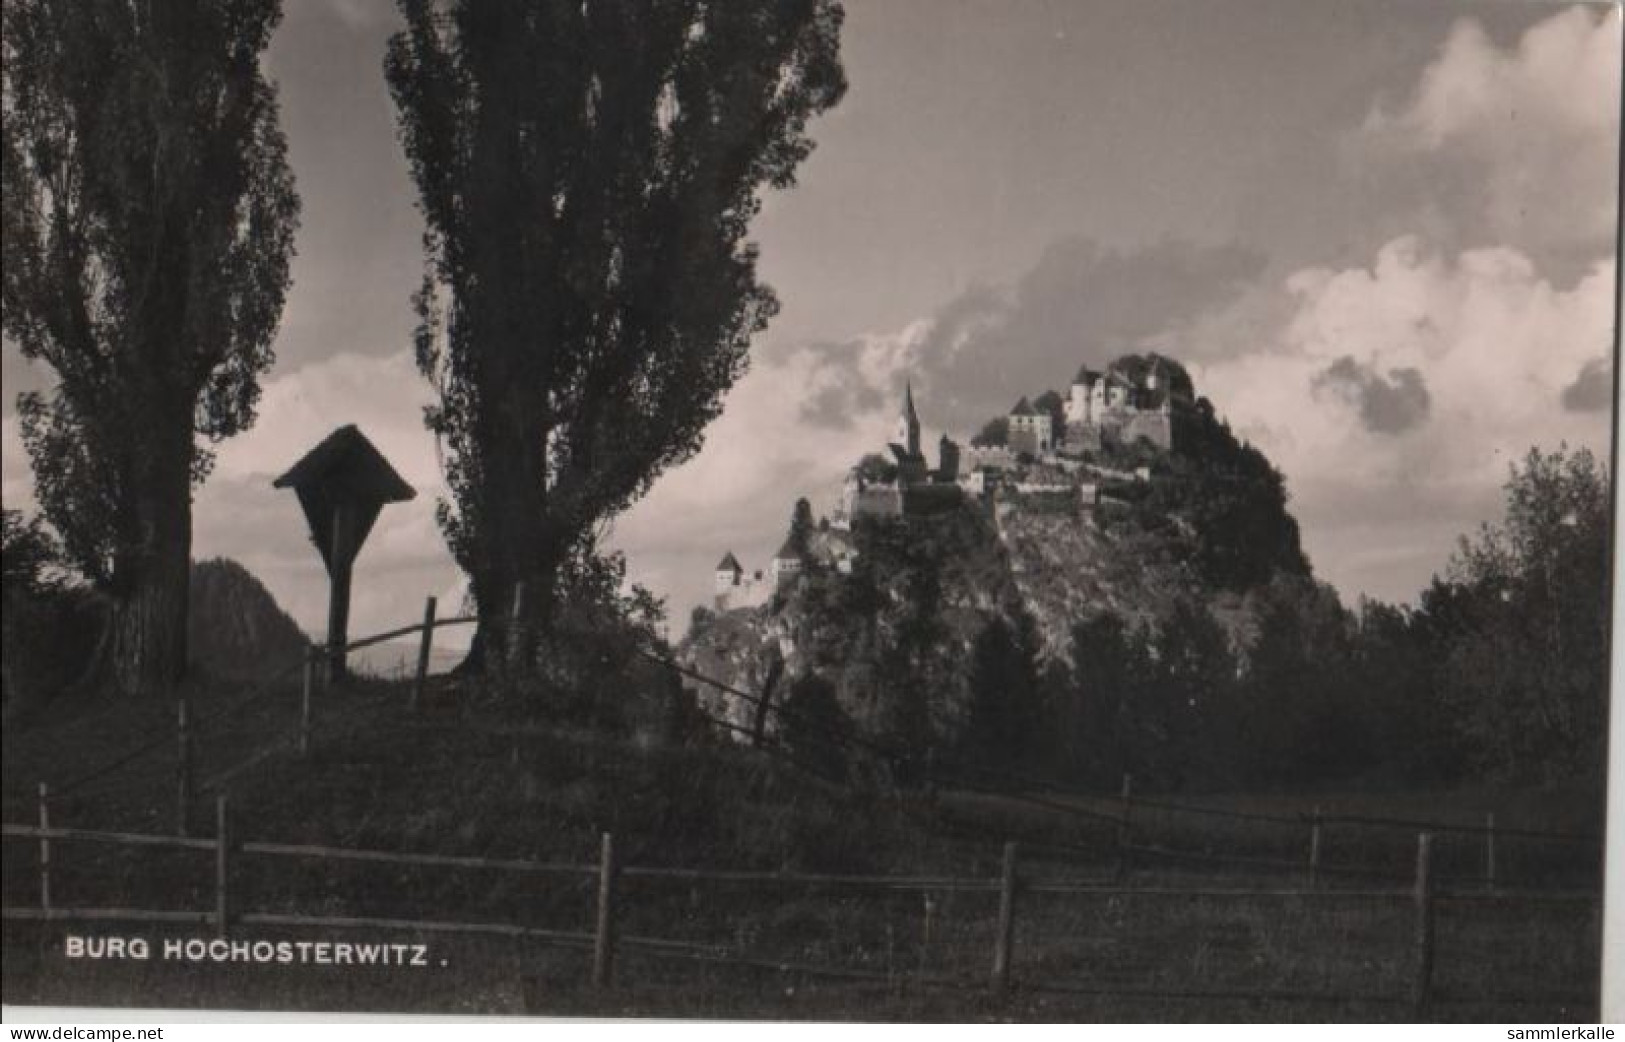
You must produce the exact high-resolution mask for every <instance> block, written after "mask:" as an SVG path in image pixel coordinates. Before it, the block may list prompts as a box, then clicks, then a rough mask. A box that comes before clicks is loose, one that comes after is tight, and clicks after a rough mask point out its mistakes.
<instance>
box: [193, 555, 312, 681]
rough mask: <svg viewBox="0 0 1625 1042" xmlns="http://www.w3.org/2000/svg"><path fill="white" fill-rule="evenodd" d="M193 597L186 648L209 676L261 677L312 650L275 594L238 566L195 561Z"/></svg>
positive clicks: (220, 561)
mask: <svg viewBox="0 0 1625 1042" xmlns="http://www.w3.org/2000/svg"><path fill="white" fill-rule="evenodd" d="M190 596H191V612H190V614H189V616H188V618H187V626H186V630H187V646H188V648H189V650H190V654H191V658H192V662H193V664H194V665H196V666H197V667H198V668H200V669H201V670H202V671H203V672H204V673H206V674H208V675H210V676H216V677H250V676H256V675H258V674H260V673H262V672H264V671H266V670H268V669H275V668H277V667H280V666H281V665H283V664H284V663H287V662H289V661H293V660H296V659H297V658H298V657H299V656H300V655H301V654H303V653H304V650H305V648H306V647H308V646H309V641H308V640H307V639H306V638H305V635H304V634H303V633H302V632H300V629H299V626H298V625H297V624H296V623H295V622H294V621H293V619H292V618H290V617H289V616H288V613H287V612H285V611H283V610H282V608H281V607H280V606H279V605H278V604H277V602H276V599H275V598H273V597H272V596H271V592H270V591H269V590H267V589H266V588H265V586H264V584H262V583H261V582H260V581H259V580H258V579H256V578H255V577H254V576H253V574H252V573H250V572H249V571H248V569H246V568H244V567H243V566H242V565H240V564H238V563H237V562H236V561H230V560H226V559H225V558H214V559H212V560H208V561H197V562H194V563H193V565H192V585H191V595H190Z"/></svg>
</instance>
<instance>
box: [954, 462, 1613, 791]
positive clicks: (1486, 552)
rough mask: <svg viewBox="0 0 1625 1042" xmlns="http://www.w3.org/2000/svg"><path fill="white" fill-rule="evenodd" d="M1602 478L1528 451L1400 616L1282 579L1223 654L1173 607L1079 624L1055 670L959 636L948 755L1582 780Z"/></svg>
mask: <svg viewBox="0 0 1625 1042" xmlns="http://www.w3.org/2000/svg"><path fill="white" fill-rule="evenodd" d="M1608 520H1609V485H1608V475H1607V473H1606V471H1605V469H1604V468H1603V466H1602V465H1601V464H1600V463H1599V462H1598V461H1597V460H1596V458H1595V457H1594V456H1593V455H1592V454H1591V453H1590V452H1588V451H1586V450H1583V449H1582V450H1579V451H1574V452H1570V451H1568V450H1567V449H1559V450H1557V451H1555V452H1551V453H1543V452H1541V451H1539V450H1531V451H1530V452H1529V454H1528V456H1527V457H1526V458H1525V459H1524V460H1523V461H1522V463H1521V464H1519V465H1517V466H1515V467H1514V468H1513V470H1512V475H1511V478H1510V480H1509V481H1508V483H1507V485H1506V511H1505V516H1504V518H1503V519H1502V520H1501V521H1499V522H1498V523H1496V524H1490V525H1485V526H1483V527H1482V528H1481V530H1480V531H1479V532H1477V533H1476V534H1474V535H1472V536H1464V537H1462V538H1461V540H1460V541H1459V544H1458V547H1457V549H1456V551H1455V553H1454V554H1453V555H1452V556H1451V558H1450V560H1449V562H1448V564H1447V566H1446V567H1445V569H1444V571H1443V572H1442V573H1441V574H1440V575H1437V576H1435V577H1434V579H1433V581H1432V582H1431V584H1430V585H1429V586H1428V587H1427V588H1426V589H1425V590H1423V591H1422V593H1421V597H1420V599H1419V602H1418V603H1417V604H1416V605H1414V606H1408V605H1390V604H1384V603H1381V602H1378V601H1372V600H1362V601H1361V602H1360V603H1359V605H1358V606H1357V607H1355V608H1354V609H1353V610H1350V609H1348V608H1345V607H1344V606H1343V605H1342V604H1340V603H1339V601H1338V599H1337V597H1336V595H1335V594H1334V593H1333V591H1332V590H1331V589H1330V588H1329V587H1327V586H1324V585H1321V584H1317V583H1315V582H1313V581H1311V580H1308V579H1306V578H1304V577H1302V576H1297V575H1291V574H1287V573H1281V574H1278V575H1277V576H1276V577H1275V578H1274V579H1273V580H1272V581H1270V582H1268V583H1267V584H1265V585H1263V586H1260V587H1257V588H1255V589H1254V590H1252V591H1250V592H1249V593H1248V595H1247V597H1246V607H1247V609H1248V612H1249V615H1250V619H1251V627H1252V630H1253V632H1252V639H1251V641H1250V642H1244V643H1242V645H1241V646H1238V642H1237V641H1236V640H1234V639H1233V638H1232V637H1231V636H1229V635H1228V634H1227V633H1226V631H1225V630H1224V629H1223V628H1222V627H1221V626H1220V625H1219V623H1218V621H1217V620H1216V619H1215V618H1214V615H1213V614H1212V613H1211V612H1210V611H1209V610H1208V608H1207V607H1206V605H1205V602H1203V601H1202V600H1200V599H1199V598H1198V597H1197V596H1195V595H1193V596H1192V597H1191V598H1190V599H1189V600H1187V601H1184V602H1182V603H1181V604H1179V605H1178V607H1177V608H1176V610H1175V611H1173V612H1172V613H1171V615H1170V616H1169V617H1167V618H1166V619H1165V620H1164V621H1163V622H1162V623H1161V624H1160V625H1159V626H1157V627H1155V628H1152V627H1145V626H1140V627H1136V626H1131V625H1129V624H1127V623H1125V622H1124V621H1123V620H1122V619H1121V618H1119V617H1118V616H1116V615H1112V614H1102V615H1097V616H1095V617H1092V618H1087V619H1083V620H1080V621H1078V622H1077V623H1076V624H1075V625H1074V626H1073V629H1072V635H1071V651H1072V667H1071V668H1066V667H1064V666H1060V665H1055V666H1052V667H1051V668H1049V669H1047V670H1044V671H1040V670H1039V669H1038V667H1037V665H1036V657H1035V646H1034V642H1033V638H1032V636H1031V633H1030V632H1028V631H1027V629H1026V628H1025V627H1024V626H1023V625H1021V624H1020V623H1018V624H1016V625H1012V624H1011V623H1009V622H1008V621H1006V620H1003V619H995V620H994V621H993V622H991V623H990V624H989V626H988V628H987V629H986V630H985V631H984V632H983V634H982V635H981V637H980V638H979V639H978V640H977V642H976V644H975V647H974V649H973V657H972V666H971V681H970V682H971V688H972V700H973V701H972V706H973V708H972V713H971V718H970V720H969V721H968V724H967V727H966V729H965V736H964V738H963V740H962V750H963V752H964V753H965V754H967V755H970V756H974V757H975V758H976V759H978V760H980V761H982V762H984V763H986V764H988V765H990V766H1015V765H1028V766H1030V765H1032V764H1034V763H1040V762H1041V763H1044V764H1046V765H1047V767H1048V768H1049V773H1050V774H1051V775H1052V776H1055V777H1058V778H1062V779H1064V780H1066V781H1069V782H1073V783H1078V784H1083V785H1088V786H1094V787H1107V786H1112V785H1115V784H1116V782H1117V780H1118V779H1119V778H1120V777H1121V775H1122V774H1123V773H1125V772H1126V773H1132V774H1133V775H1134V777H1135V779H1136V783H1137V784H1140V785H1143V786H1145V787H1147V788H1151V789H1157V790H1163V791H1179V790H1197V789H1213V788H1219V787H1231V786H1262V787H1291V786H1302V785H1308V784H1315V783H1321V782H1332V781H1347V780H1365V781H1368V782H1373V783H1450V782H1456V781H1463V780H1469V779H1482V778H1496V779H1505V780H1518V781H1529V782H1546V781H1553V780H1557V779H1560V778H1565V777H1589V776H1595V775H1597V774H1598V773H1599V771H1600V768H1601V762H1602V756H1603V735H1604V732H1605V726H1604V725H1605V712H1606V709H1605V705H1606V691H1607V678H1606V670H1607V628H1608V596H1607V594H1608V590H1607V560H1608V542H1607V539H1608V535H1607V533H1608V527H1607V526H1608Z"/></svg>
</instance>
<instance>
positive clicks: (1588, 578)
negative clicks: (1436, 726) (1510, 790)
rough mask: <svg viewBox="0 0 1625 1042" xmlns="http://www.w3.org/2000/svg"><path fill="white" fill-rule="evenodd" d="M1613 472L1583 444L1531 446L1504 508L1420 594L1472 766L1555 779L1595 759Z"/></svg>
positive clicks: (1603, 690)
mask: <svg viewBox="0 0 1625 1042" xmlns="http://www.w3.org/2000/svg"><path fill="white" fill-rule="evenodd" d="M1610 516H1611V515H1610V507H1609V477H1608V474H1607V471H1606V470H1605V469H1604V467H1603V465H1602V464H1601V463H1600V462H1599V461H1598V460H1597V458H1596V457H1595V456H1594V455H1593V454H1592V453H1591V452H1590V451H1589V450H1586V449H1579V450H1576V451H1570V450H1569V449H1568V448H1567V447H1566V446H1563V447H1560V448H1558V449H1557V450H1555V451H1552V452H1542V451H1540V450H1539V449H1531V450H1530V451H1529V453H1528V454H1527V455H1526V456H1525V457H1524V459H1523V461H1522V464H1521V465H1514V466H1513V467H1512V468H1511V471H1510V476H1509V478H1508V481H1507V483H1506V512H1505V516H1504V518H1503V519H1502V520H1501V521H1500V522H1498V523H1495V524H1487V525H1485V526H1484V527H1483V528H1482V529H1481V530H1480V531H1479V533H1478V535H1477V537H1476V538H1468V537H1463V538H1462V539H1461V541H1460V544H1459V545H1458V547H1457V550H1456V553H1455V555H1454V556H1453V557H1452V559H1451V561H1450V565H1449V567H1448V568H1447V570H1446V573H1445V576H1444V578H1443V579H1441V580H1437V581H1436V582H1435V583H1434V585H1433V587H1432V588H1431V589H1430V590H1429V591H1428V595H1427V596H1426V597H1425V598H1424V600H1423V613H1424V614H1423V619H1422V623H1423V624H1425V625H1427V626H1428V627H1429V628H1430V630H1431V634H1430V635H1431V636H1432V639H1433V641H1434V642H1435V648H1436V659H1437V661H1438V663H1439V668H1438V671H1437V674H1436V683H1437V684H1438V686H1439V688H1440V693H1441V697H1442V698H1443V700H1444V701H1445V703H1446V705H1447V707H1448V709H1449V711H1450V714H1451V716H1452V718H1453V719H1454V720H1455V721H1456V723H1457V727H1458V729H1459V733H1460V738H1461V740H1462V742H1463V745H1464V746H1465V749H1466V751H1467V755H1468V757H1469V759H1470V761H1471V762H1472V764H1473V765H1474V766H1475V767H1476V768H1477V769H1479V770H1481V771H1486V772H1489V773H1494V774H1501V775H1509V776H1523V777H1535V778H1549V777H1555V776H1559V775H1562V774H1567V773H1574V772H1586V771H1589V770H1591V769H1593V768H1597V767H1599V766H1600V763H1601V755H1602V735H1603V732H1604V730H1605V728H1604V723H1605V720H1606V705H1607V692H1608V683H1607V669H1608V627H1609V610H1608V609H1609V605H1608V578H1607V575H1608V533H1609V524H1610Z"/></svg>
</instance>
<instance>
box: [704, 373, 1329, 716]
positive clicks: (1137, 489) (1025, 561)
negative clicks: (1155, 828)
mask: <svg viewBox="0 0 1625 1042" xmlns="http://www.w3.org/2000/svg"><path fill="white" fill-rule="evenodd" d="M1170 364H1171V365H1174V366H1177V363H1170V362H1168V361H1167V360H1164V362H1163V365H1164V367H1166V366H1168V365H1170ZM1142 368H1143V367H1142ZM1177 378H1178V379H1179V380H1181V381H1183V382H1184V385H1185V386H1186V387H1188V386H1189V378H1188V376H1185V374H1184V372H1183V369H1182V368H1181V369H1178V370H1177ZM1040 397H1051V398H1059V396H1058V395H1053V394H1051V395H1045V396H1040ZM1172 429H1173V432H1174V437H1173V444H1172V445H1171V446H1169V447H1168V448H1166V449H1164V448H1160V447H1157V446H1153V445H1151V444H1149V443H1148V442H1146V441H1144V440H1140V441H1138V442H1136V443H1134V444H1113V443H1107V444H1104V445H1100V446H1098V447H1096V448H1094V449H1093V450H1091V451H1087V452H1079V453H1074V454H1068V453H1065V452H1064V451H1063V452H1059V453H1052V454H1049V455H1047V456H1045V457H1044V458H1033V457H1031V456H1028V455H1025V454H1024V455H1023V456H1022V458H1021V461H1020V462H1019V463H1017V464H1015V465H1013V466H1008V467H1007V468H1006V470H1005V471H1004V472H1003V473H997V474H995V473H992V472H989V473H984V474H976V475H973V476H971V477H970V478H967V477H966V476H965V475H964V474H963V473H962V474H961V477H960V482H959V483H960V485H961V486H962V487H963V488H964V489H965V492H964V495H963V498H962V501H961V502H960V504H959V506H958V507H957V508H955V509H951V510H946V511H931V512H922V513H920V514H918V515H916V516H909V515H908V514H907V513H906V512H905V515H904V516H901V517H882V516H855V517H852V518H850V520H849V521H848V520H847V519H845V518H839V517H838V518H837V520H836V523H835V524H834V525H833V526H832V525H831V523H830V521H829V520H827V519H826V520H824V521H821V522H816V521H815V522H814V530H813V531H812V532H810V533H806V534H803V535H802V536H800V537H799V539H800V556H801V567H800V568H799V570H798V571H797V572H796V573H795V574H794V575H791V576H787V577H786V578H783V579H781V580H780V581H779V582H778V586H777V589H776V591H775V592H774V593H773V595H772V597H771V598H769V599H768V600H767V601H766V603H763V604H760V605H756V606H748V607H742V608H736V609H733V610H719V611H705V610H702V611H698V612H696V613H695V617H694V619H693V622H692V625H691V629H690V632H689V633H688V635H687V637H686V638H685V639H684V641H683V642H682V644H681V646H680V649H679V654H680V656H681V657H682V658H683V659H684V660H685V661H686V663H687V664H688V665H689V666H691V667H692V668H693V669H695V670H696V671H697V672H700V673H703V674H706V675H708V676H712V677H715V678H717V679H719V680H721V681H723V682H725V683H727V684H729V685H731V686H735V687H738V688H741V689H743V690H746V691H749V692H752V693H760V694H765V695H766V696H767V697H768V698H769V699H771V700H775V701H782V700H783V699H784V698H786V697H788V692H789V690H790V689H791V687H792V686H793V684H794V682H795V681H796V680H797V679H798V678H801V677H806V676H818V677H821V678H823V679H824V680H826V681H829V682H830V683H831V684H832V685H833V687H834V689H835V692H836V697H837V699H838V701H839V703H840V706H841V708H842V709H843V710H844V711H845V712H846V714H847V715H848V716H849V717H850V718H851V719H852V721H853V722H854V723H855V724H856V725H857V726H858V727H859V728H861V729H862V730H864V731H866V732H868V733H872V734H894V735H895V734H898V733H900V732H908V731H911V730H912V731H918V732H922V733H923V734H924V735H925V736H926V738H925V740H927V741H937V742H948V743H952V742H954V741H956V738H955V736H956V735H962V734H963V733H964V731H965V729H966V728H967V727H969V726H970V722H971V720H972V717H973V716H975V714H976V709H975V707H974V706H973V702H974V700H975V698H976V697H977V696H976V692H975V688H976V685H977V683H978V681H977V679H976V676H977V673H978V670H981V671H982V673H984V674H985V673H986V672H987V669H988V667H987V665H986V663H985V662H978V660H977V655H978V650H977V648H978V641H979V640H982V639H983V638H984V637H985V636H986V635H987V634H988V633H989V632H990V631H993V630H997V631H999V632H1001V633H1006V634H1009V635H1011V639H1012V640H1014V641H1015V646H1017V647H1018V648H1019V649H1020V650H1021V653H1022V654H1025V655H1026V656H1028V658H1029V659H1030V662H1031V670H1032V671H1033V672H1034V673H1035V675H1036V674H1045V675H1048V676H1050V677H1059V676H1064V675H1068V674H1071V673H1073V672H1074V671H1076V670H1077V669H1078V668H1079V666H1078V663H1077V662H1076V658H1077V656H1076V654H1075V650H1076V649H1075V643H1076V640H1077V637H1076V632H1075V631H1076V629H1077V627H1079V625H1080V624H1083V623H1087V622H1089V621H1091V620H1099V619H1101V618H1103V617H1110V618H1112V619H1115V620H1117V621H1118V622H1120V623H1121V627H1122V630H1123V631H1124V632H1128V633H1133V634H1137V635H1138V638H1139V639H1142V640H1143V642H1144V644H1145V646H1146V647H1149V648H1150V649H1151V651H1150V655H1151V657H1152V658H1153V659H1154V658H1155V657H1156V654H1157V652H1156V647H1157V644H1158V641H1159V639H1160V635H1161V634H1162V632H1163V630H1164V629H1165V628H1166V627H1167V625H1168V624H1169V621H1170V620H1172V619H1174V618H1176V616H1177V617H1180V618H1188V617H1189V615H1190V614H1191V613H1192V610H1193V608H1194V611H1195V613H1196V614H1198V615H1203V616H1206V617H1207V618H1208V619H1209V620H1210V621H1211V623H1212V627H1213V628H1214V629H1216V630H1217V631H1219V632H1222V633H1223V634H1224V635H1225V638H1226V640H1227V641H1228V643H1229V644H1230V647H1231V651H1232V653H1233V654H1234V655H1235V656H1236V658H1237V659H1238V660H1241V659H1244V657H1245V655H1246V651H1247V645H1248V643H1249V641H1250V640H1251V634H1252V632H1253V628H1254V627H1253V622H1254V620H1253V619H1252V618H1251V611H1250V608H1249V607H1248V606H1249V604H1250V603H1251V602H1252V599H1251V598H1250V597H1249V596H1248V595H1249V593H1250V592H1251V591H1254V590H1257V589H1261V588H1263V587H1265V586H1267V585H1269V584H1271V583H1272V582H1274V583H1279V582H1282V581H1285V582H1289V583H1301V584H1303V585H1304V586H1306V587H1307V586H1309V585H1310V584H1311V583H1312V579H1311V578H1310V570H1309V566H1308V563H1307V561H1306V560H1305V558H1304V556H1303V553H1302V551H1301V548H1300V546H1299V543H1298V532H1297V525H1296V523H1295V522H1294V521H1293V519H1292V517H1291V515H1290V514H1289V513H1288V512H1287V510H1286V493H1285V489H1284V486H1283V483H1282V480H1281V477H1280V475H1279V473H1278V472H1276V471H1275V469H1274V468H1273V467H1272V466H1271V465H1270V464H1269V462H1268V460H1267V459H1265V458H1264V457H1263V455H1262V454H1261V453H1259V452H1258V451H1257V450H1256V449H1254V448H1252V447H1250V446H1248V445H1245V444H1242V443H1240V442H1239V441H1238V440H1237V439H1236V438H1235V437H1234V436H1233V435H1232V434H1231V432H1230V431H1229V429H1228V427H1227V426H1226V425H1225V424H1224V423H1223V422H1222V421H1221V420H1220V419H1218V418H1217V416H1216V415H1215V412H1214V410H1213V408H1212V406H1211V405H1210V403H1208V402H1207V401H1206V400H1205V399H1199V398H1196V397H1195V396H1194V395H1191V396H1190V397H1189V398H1188V400H1186V401H1182V402H1180V403H1179V404H1178V407H1177V408H1176V409H1175V410H1174V412H1173V415H1172ZM939 480H940V479H939ZM950 488H951V486H950ZM797 538H798V537H797V535H796V533H794V532H792V536H791V541H792V542H795V541H796V540H797ZM720 603H721V606H723V607H726V604H727V602H726V601H723V602H720ZM1181 613H1183V614H1181ZM988 654H991V652H988ZM983 683H984V686H985V684H986V681H983ZM1051 686H1057V685H1054V684H1052V685H1051ZM1059 686H1064V685H1059ZM695 690H696V693H697V694H698V695H699V696H700V698H701V699H702V701H703V702H704V703H706V704H707V705H708V707H709V708H710V710H711V711H712V712H713V713H716V714H720V715H725V716H728V717H730V718H731V719H732V720H733V722H734V723H735V724H736V725H738V726H741V727H745V728H752V727H756V726H762V727H764V728H766V729H768V730H771V729H772V728H773V727H774V726H775V722H776V721H775V718H774V717H773V716H768V717H766V718H762V719H760V720H759V719H758V714H757V712H756V711H755V710H754V709H753V708H752V707H751V706H750V705H749V704H748V703H746V702H744V701H743V700H740V699H737V698H733V697H730V696H728V695H726V694H725V693H723V692H721V691H719V690H717V689H715V688H710V689H707V688H706V687H705V686H704V685H699V686H697V687H696V689H695ZM911 721H912V722H911Z"/></svg>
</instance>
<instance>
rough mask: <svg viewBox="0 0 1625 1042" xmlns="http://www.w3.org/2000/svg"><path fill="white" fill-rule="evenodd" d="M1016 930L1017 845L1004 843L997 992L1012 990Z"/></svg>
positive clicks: (995, 963)
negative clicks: (1011, 970) (1011, 972)
mask: <svg viewBox="0 0 1625 1042" xmlns="http://www.w3.org/2000/svg"><path fill="white" fill-rule="evenodd" d="M1015 933H1016V845H1015V844H1014V843H1006V844H1005V845H1004V868H1003V871H1002V872H1001V873H1000V876H999V924H998V928H997V929H996V930H995V932H994V934H993V994H994V995H995V996H1002V995H1004V994H1005V992H1007V991H1008V990H1009V989H1010V963H1011V961H1012V960H1011V956H1012V954H1013V951H1012V949H1013V947H1014V945H1015Z"/></svg>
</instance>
